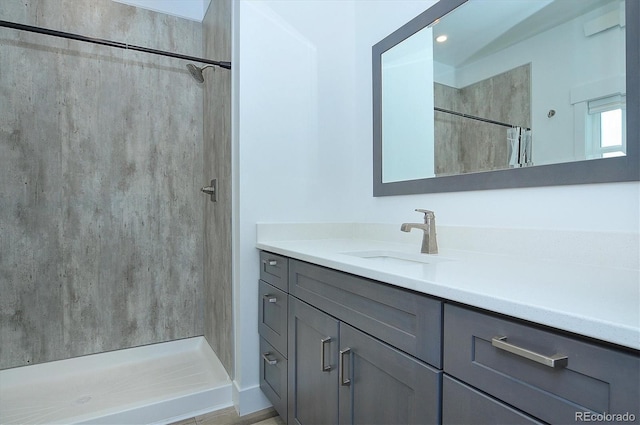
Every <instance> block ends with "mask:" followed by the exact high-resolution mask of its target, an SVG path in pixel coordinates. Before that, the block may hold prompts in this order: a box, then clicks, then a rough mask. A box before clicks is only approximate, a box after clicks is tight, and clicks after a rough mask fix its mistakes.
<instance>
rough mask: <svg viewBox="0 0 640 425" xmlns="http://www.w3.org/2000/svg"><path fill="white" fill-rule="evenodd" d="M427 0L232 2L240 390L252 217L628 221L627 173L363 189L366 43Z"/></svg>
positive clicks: (246, 377) (246, 378)
mask: <svg viewBox="0 0 640 425" xmlns="http://www.w3.org/2000/svg"><path fill="white" fill-rule="evenodd" d="M432 4H433V1H431V0H423V1H403V0H397V1H382V0H376V1H373V0H341V1H340V0H338V1H332V0H323V1H322V0H321V1H316V0H305V1H287V0H285V1H269V0H265V1H255V0H242V1H240V2H238V3H237V4H236V10H235V14H234V25H235V30H234V31H235V40H234V58H233V61H234V66H235V68H234V100H235V105H236V110H235V113H234V144H235V147H234V172H235V173H236V181H235V182H234V185H235V186H234V195H235V197H234V203H235V205H234V232H235V233H234V256H235V259H234V289H235V292H234V297H235V299H234V314H235V325H236V329H235V330H236V356H237V358H236V365H237V369H236V385H237V387H238V389H239V390H240V391H241V392H242V391H246V392H250V391H251V390H252V389H253V388H255V386H256V385H257V384H258V366H259V360H258V334H257V326H256V325H257V312H258V301H257V298H258V297H257V280H258V272H259V269H258V253H257V250H256V249H255V248H254V245H255V224H256V222H331V221H341V222H343V221H358V222H385V223H398V226H399V224H400V223H401V222H404V221H410V220H419V219H420V216H419V215H418V214H417V213H415V212H414V211H413V209H414V208H428V209H432V210H435V212H436V217H437V222H438V223H439V224H446V225H464V226H499V227H529V228H531V227H533V228H546V229H581V230H594V231H624V232H638V230H639V218H638V217H639V203H640V197H639V195H640V186H639V184H638V183H621V184H602V185H582V186H565V187H551V188H530V189H517V190H489V191H475V192H459V193H447V194H428V195H411V196H393V197H385V198H373V197H372V163H371V161H372V104H371V46H372V45H373V44H375V43H376V42H378V41H380V40H381V39H382V38H384V37H385V36H387V35H388V34H389V33H390V32H392V31H393V30H394V29H396V28H397V27H399V26H400V25H402V24H404V23H405V22H406V21H408V20H409V19H411V18H412V17H414V16H415V15H417V14H418V13H420V12H422V11H424V10H426V9H427V8H428V7H429V6H430V5H432ZM594 243H597V241H594ZM241 408H242V409H244V407H243V406H241ZM242 409H241V413H242Z"/></svg>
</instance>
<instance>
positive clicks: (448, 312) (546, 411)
mask: <svg viewBox="0 0 640 425" xmlns="http://www.w3.org/2000/svg"><path fill="white" fill-rule="evenodd" d="M444 312H445V314H444V372H445V374H446V375H448V376H452V377H454V378H456V380H450V381H447V380H445V392H444V395H443V400H444V402H443V403H444V414H443V423H445V424H448V423H460V422H457V419H456V418H460V416H459V415H458V414H460V413H461V412H455V411H454V410H456V409H458V407H456V406H458V405H459V402H461V401H463V400H464V399H465V398H466V397H468V398H474V397H472V396H471V395H470V393H469V390H468V389H467V390H466V396H465V395H464V394H465V389H464V388H463V387H460V386H458V387H456V388H454V386H453V385H452V384H453V383H454V382H456V381H462V382H464V383H466V384H468V385H469V386H470V387H474V388H476V389H478V390H480V391H482V392H483V393H486V394H487V395H489V396H491V397H492V398H494V399H495V400H500V401H501V402H504V403H506V404H508V405H510V406H513V407H515V408H517V409H519V410H521V411H522V412H525V413H527V414H529V415H531V416H532V417H535V418H538V419H540V420H542V421H544V422H548V423H575V422H591V421H592V420H589V419H587V418H593V417H594V416H592V415H598V414H600V415H607V414H608V415H610V416H603V419H604V420H600V421H598V422H599V423H613V422H623V420H616V419H615V418H616V416H611V415H624V414H627V417H629V419H626V420H624V422H627V423H640V411H639V405H640V390H639V384H638V379H639V378H640V357H639V356H638V354H637V353H630V352H626V351H622V350H619V349H616V348H612V347H609V346H605V345H603V344H599V343H595V342H591V341H586V340H583V339H579V338H576V337H574V336H570V335H566V334H562V333H559V332H555V331H552V330H548V329H543V328H540V327H538V326H535V325H532V324H529V323H525V322H521V321H516V320H512V319H509V318H505V317H502V316H498V315H494V314H489V313H485V312H483V311H478V310H475V309H470V308H466V307H462V306H457V305H453V304H445V310H444ZM451 397H457V399H455V400H452V399H451ZM475 398H476V399H477V397H475ZM481 404H482V405H487V406H488V404H486V403H481ZM491 408H495V403H494V406H493V407H491ZM452 412H453V414H452Z"/></svg>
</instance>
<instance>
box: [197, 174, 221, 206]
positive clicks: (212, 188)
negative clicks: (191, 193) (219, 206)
mask: <svg viewBox="0 0 640 425" xmlns="http://www.w3.org/2000/svg"><path fill="white" fill-rule="evenodd" d="M216 186H217V181H216V179H213V180H211V185H209V186H205V187H203V188H202V189H200V190H201V191H202V192H204V193H206V194H207V195H210V196H211V202H216V201H217V199H216V192H217V191H216Z"/></svg>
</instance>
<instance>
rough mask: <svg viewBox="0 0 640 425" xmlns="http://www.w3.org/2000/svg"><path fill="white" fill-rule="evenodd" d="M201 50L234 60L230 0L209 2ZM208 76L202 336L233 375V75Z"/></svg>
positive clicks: (210, 71)
mask: <svg viewBox="0 0 640 425" xmlns="http://www.w3.org/2000/svg"><path fill="white" fill-rule="evenodd" d="M203 46H204V55H205V57H207V58H209V59H213V60H219V61H230V60H231V0H216V1H212V2H211V5H210V6H209V9H208V11H207V13H206V15H205V17H204V21H203ZM233 65H235V64H232V66H233ZM204 77H205V82H204V168H203V177H202V181H203V183H206V182H209V181H210V180H211V179H217V182H218V183H217V185H218V194H217V195H218V196H217V202H210V201H207V202H205V205H204V242H205V245H204V265H205V267H204V294H205V310H204V335H205V338H206V339H207V341H208V342H209V344H210V345H211V348H213V351H215V353H216V355H217V356H218V358H219V359H220V361H221V362H222V364H223V365H224V367H225V369H226V370H227V373H228V374H229V376H231V377H233V346H234V344H233V316H232V297H231V295H232V280H231V71H230V70H226V69H222V68H212V69H207V70H206V71H205V76H204Z"/></svg>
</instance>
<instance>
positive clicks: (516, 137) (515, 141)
mask: <svg viewBox="0 0 640 425" xmlns="http://www.w3.org/2000/svg"><path fill="white" fill-rule="evenodd" d="M507 143H508V147H509V168H518V167H528V166H530V165H533V160H532V157H531V130H529V129H525V128H521V127H512V128H509V129H507Z"/></svg>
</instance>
